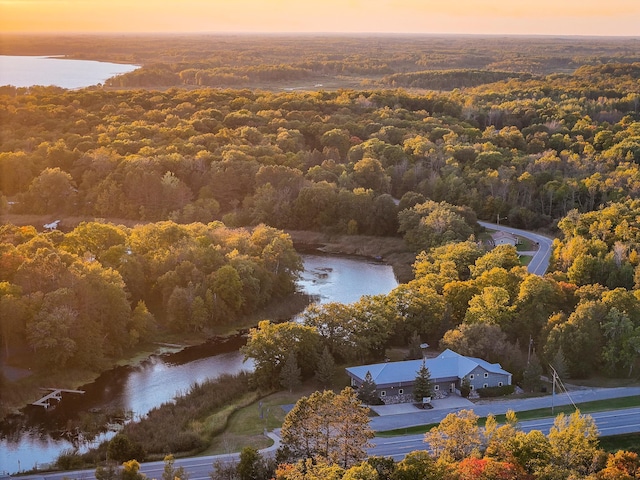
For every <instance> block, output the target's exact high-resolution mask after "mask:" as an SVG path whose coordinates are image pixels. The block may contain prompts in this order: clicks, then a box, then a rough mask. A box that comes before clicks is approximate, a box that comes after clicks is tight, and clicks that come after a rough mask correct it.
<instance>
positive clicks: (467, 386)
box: [460, 377, 471, 398]
mask: <svg viewBox="0 0 640 480" xmlns="http://www.w3.org/2000/svg"><path fill="white" fill-rule="evenodd" d="M470 393H471V382H470V381H469V379H468V378H467V377H464V378H463V379H462V382H460V396H461V397H462V398H467V397H468V396H469V394H470Z"/></svg>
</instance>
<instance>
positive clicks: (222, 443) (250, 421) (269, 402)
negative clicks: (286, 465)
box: [202, 387, 315, 455]
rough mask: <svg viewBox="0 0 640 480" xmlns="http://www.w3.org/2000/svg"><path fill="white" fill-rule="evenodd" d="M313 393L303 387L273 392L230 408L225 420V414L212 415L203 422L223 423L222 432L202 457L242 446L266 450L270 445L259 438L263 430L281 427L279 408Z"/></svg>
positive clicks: (227, 451)
mask: <svg viewBox="0 0 640 480" xmlns="http://www.w3.org/2000/svg"><path fill="white" fill-rule="evenodd" d="M313 391H315V389H314V388H312V387H306V388H302V389H300V390H296V391H294V392H291V393H290V392H276V393H273V394H271V395H268V396H267V397H264V398H261V399H260V400H257V399H254V401H252V402H249V403H247V404H245V405H242V406H241V407H240V408H238V405H234V406H233V408H232V409H231V410H230V411H229V414H228V415H227V416H226V417H224V414H225V413H226V412H222V411H220V412H216V414H215V415H212V417H216V418H209V419H206V420H205V421H204V422H205V423H208V422H211V423H216V424H220V422H222V421H224V422H225V424H226V428H225V429H224V432H223V433H221V434H219V435H217V436H216V437H214V438H213V439H212V441H211V445H210V446H209V448H207V449H206V450H205V451H204V452H203V453H202V454H203V455H219V454H226V453H231V452H239V451H240V450H242V449H243V448H244V447H246V446H252V447H255V448H258V449H260V448H265V447H268V446H269V445H271V444H272V443H273V442H272V441H271V440H270V439H269V438H267V437H265V436H264V435H263V432H264V430H265V428H266V429H267V430H273V429H274V428H279V427H281V426H282V422H284V417H285V415H286V413H285V411H284V409H283V408H282V407H283V406H284V405H290V404H294V403H296V402H297V401H298V399H299V398H300V397H302V396H306V395H310V394H311V393H313ZM225 410H229V409H225Z"/></svg>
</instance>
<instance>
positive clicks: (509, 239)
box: [491, 231, 518, 247]
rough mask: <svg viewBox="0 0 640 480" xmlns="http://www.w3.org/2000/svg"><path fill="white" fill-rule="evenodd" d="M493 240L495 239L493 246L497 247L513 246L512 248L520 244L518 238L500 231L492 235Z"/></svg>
mask: <svg viewBox="0 0 640 480" xmlns="http://www.w3.org/2000/svg"><path fill="white" fill-rule="evenodd" d="M491 238H492V239H493V245H494V246H496V247H497V246H498V245H511V246H512V247H515V246H516V244H517V243H518V238H517V237H516V236H515V235H513V234H511V233H508V232H502V231H500V232H495V233H492V234H491Z"/></svg>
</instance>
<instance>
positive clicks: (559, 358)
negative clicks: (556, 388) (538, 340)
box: [551, 347, 568, 380]
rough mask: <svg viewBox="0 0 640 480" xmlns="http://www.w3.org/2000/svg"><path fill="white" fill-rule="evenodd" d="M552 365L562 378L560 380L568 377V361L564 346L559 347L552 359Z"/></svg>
mask: <svg viewBox="0 0 640 480" xmlns="http://www.w3.org/2000/svg"><path fill="white" fill-rule="evenodd" d="M551 366H552V367H553V368H554V369H555V371H556V373H557V374H558V378H560V380H564V379H566V378H568V372H567V362H566V360H565V358H564V352H563V351H562V347H560V348H559V349H558V351H557V352H556V354H555V355H554V356H553V358H552V359H551Z"/></svg>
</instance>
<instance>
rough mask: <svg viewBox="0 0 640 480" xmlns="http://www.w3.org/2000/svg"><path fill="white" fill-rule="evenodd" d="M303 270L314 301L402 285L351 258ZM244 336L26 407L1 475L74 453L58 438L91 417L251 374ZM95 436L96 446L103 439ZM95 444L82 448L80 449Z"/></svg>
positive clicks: (0, 447) (377, 266)
mask: <svg viewBox="0 0 640 480" xmlns="http://www.w3.org/2000/svg"><path fill="white" fill-rule="evenodd" d="M302 259H303V263H304V272H303V273H302V275H301V278H300V279H299V281H298V289H299V290H300V291H302V292H305V293H307V294H309V295H311V296H313V297H314V299H315V301H316V302H317V303H327V302H341V303H352V302H355V301H357V300H358V299H359V298H360V297H361V296H362V295H376V294H383V293H388V292H390V291H391V290H392V289H393V288H395V287H396V286H397V285H398V283H397V281H396V279H395V276H394V274H393V270H392V268H391V267H390V266H388V265H384V264H382V263H378V262H370V261H367V260H363V259H356V258H351V257H337V256H324V255H302ZM243 344H244V338H242V337H234V338H231V339H229V340H225V341H223V342H208V343H205V344H203V345H199V346H197V347H190V348H187V349H185V350H182V351H180V352H177V353H171V354H162V355H153V356H151V357H150V358H148V359H147V360H145V361H144V362H142V363H141V364H139V365H136V366H126V367H117V368H114V369H112V370H109V371H107V372H105V373H104V374H102V375H101V376H100V377H99V378H98V379H97V380H96V381H95V382H93V383H91V384H89V385H85V386H83V387H81V390H84V391H85V394H84V395H78V394H63V397H64V398H63V400H62V401H61V402H60V404H59V405H58V406H57V408H56V409H55V410H53V411H50V412H45V410H44V409H43V408H41V407H33V406H30V407H27V409H26V410H25V411H26V413H27V415H26V425H25V424H24V419H21V421H20V422H16V424H15V425H11V424H9V422H5V424H3V425H2V429H1V430H0V474H2V473H3V472H8V473H16V472H18V471H25V470H30V469H33V468H37V467H38V466H43V465H45V464H48V463H51V462H54V461H55V459H56V458H57V457H58V456H59V455H60V453H62V452H63V451H64V450H68V449H72V448H74V444H73V443H72V442H70V441H69V440H66V439H64V438H61V437H60V432H61V431H62V430H69V428H70V426H73V425H76V424H79V423H82V422H83V421H86V420H87V419H89V418H91V416H92V415H90V412H93V414H94V415H100V414H102V415H104V414H107V413H112V412H131V413H132V415H133V417H134V418H135V417H137V416H142V415H145V414H146V413H147V412H148V411H149V410H151V409H152V408H154V407H156V406H158V405H160V404H162V403H165V402H168V401H171V400H172V399H173V398H174V397H175V396H177V395H179V394H181V393H185V392H187V391H188V390H189V388H190V386H191V385H192V384H193V383H195V382H202V381H204V380H206V379H209V378H215V377H217V376H218V375H220V374H222V373H236V372H239V371H240V370H242V369H248V370H250V369H252V368H253V365H252V364H251V363H250V362H247V363H244V362H243V358H242V355H241V354H240V352H239V351H238V349H239V348H240V347H241V346H242V345H243ZM103 438H105V437H104V436H103V437H98V438H97V439H96V440H95V441H101V440H102V439H103ZM90 445H91V444H90V443H88V442H87V443H85V444H84V447H83V448H82V449H83V450H84V449H86V448H88V447H89V446H90Z"/></svg>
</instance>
